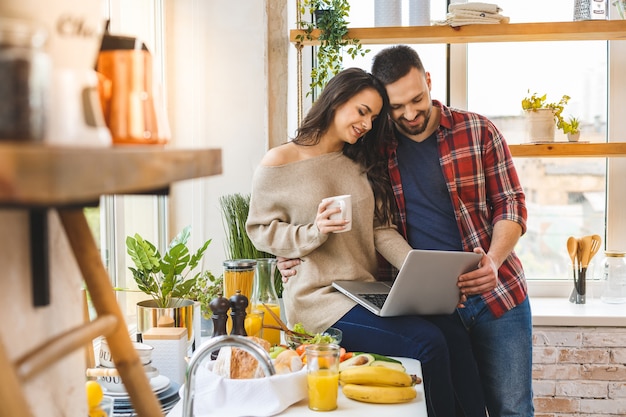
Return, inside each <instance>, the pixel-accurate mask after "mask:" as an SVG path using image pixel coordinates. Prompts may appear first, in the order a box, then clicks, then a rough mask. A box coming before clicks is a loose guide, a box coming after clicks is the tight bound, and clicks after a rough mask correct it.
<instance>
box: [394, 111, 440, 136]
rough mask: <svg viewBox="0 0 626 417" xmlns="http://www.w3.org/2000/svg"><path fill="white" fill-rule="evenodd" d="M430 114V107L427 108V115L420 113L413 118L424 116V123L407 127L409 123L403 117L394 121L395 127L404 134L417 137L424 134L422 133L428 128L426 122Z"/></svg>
mask: <svg viewBox="0 0 626 417" xmlns="http://www.w3.org/2000/svg"><path fill="white" fill-rule="evenodd" d="M432 113H433V108H432V106H431V107H429V108H428V113H424V112H421V113H420V114H418V115H416V116H415V118H418V117H419V116H420V115H421V114H425V116H424V122H423V123H422V124H420V125H417V126H411V125H409V122H408V121H407V120H406V119H405V118H404V117H402V118H400V119H399V121H396V126H397V127H398V129H400V130H401V131H402V132H403V133H405V134H408V135H411V136H416V135H419V134H421V133H424V131H425V130H426V128H427V127H428V122H429V121H430V116H431V115H432Z"/></svg>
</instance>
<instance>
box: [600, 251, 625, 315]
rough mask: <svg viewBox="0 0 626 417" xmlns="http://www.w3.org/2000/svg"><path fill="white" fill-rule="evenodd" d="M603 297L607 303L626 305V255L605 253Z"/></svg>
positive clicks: (622, 253)
mask: <svg viewBox="0 0 626 417" xmlns="http://www.w3.org/2000/svg"><path fill="white" fill-rule="evenodd" d="M603 267H604V273H603V283H602V295H601V296H600V299H601V300H602V301H603V302H605V303H610V304H622V303H626V253H624V252H608V251H607V252H605V258H604V261H603Z"/></svg>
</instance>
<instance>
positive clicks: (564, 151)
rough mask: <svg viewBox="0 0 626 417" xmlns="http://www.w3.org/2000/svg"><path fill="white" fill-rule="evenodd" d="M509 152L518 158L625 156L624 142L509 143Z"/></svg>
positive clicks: (625, 143)
mask: <svg viewBox="0 0 626 417" xmlns="http://www.w3.org/2000/svg"><path fill="white" fill-rule="evenodd" d="M509 149H510V150H511V154H512V155H513V156H514V157H518V158H522V157H525V158H551V157H554V158H568V157H571V158H579V157H590V158H608V157H615V156H623V157H626V142H613V143H570V142H554V143H530V144H524V145H509Z"/></svg>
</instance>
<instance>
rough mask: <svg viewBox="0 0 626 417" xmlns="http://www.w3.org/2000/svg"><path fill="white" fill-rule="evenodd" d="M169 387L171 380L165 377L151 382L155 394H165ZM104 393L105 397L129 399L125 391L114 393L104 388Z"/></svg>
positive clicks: (156, 377)
mask: <svg viewBox="0 0 626 417" xmlns="http://www.w3.org/2000/svg"><path fill="white" fill-rule="evenodd" d="M169 385H170V379H169V378H168V377H166V376H165V375H158V376H155V377H154V378H152V379H151V380H150V386H151V387H152V390H153V391H154V392H155V393H159V392H163V391H164V390H166V389H167V388H168V387H169ZM102 391H104V395H106V396H108V397H115V398H129V397H128V393H127V392H126V391H125V390H124V391H122V392H113V391H109V390H107V389H106V388H102Z"/></svg>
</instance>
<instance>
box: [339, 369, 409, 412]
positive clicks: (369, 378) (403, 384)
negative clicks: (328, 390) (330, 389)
mask: <svg viewBox="0 0 626 417" xmlns="http://www.w3.org/2000/svg"><path fill="white" fill-rule="evenodd" d="M339 383H340V384H341V386H342V388H341V390H342V392H343V395H345V396H346V397H347V398H350V399H353V400H356V401H362V402H367V403H377V404H396V403H403V402H407V401H411V400H413V399H414V398H415V397H416V396H417V391H415V388H413V385H414V384H415V383H418V378H417V377H415V376H412V375H409V374H407V373H406V372H404V371H400V370H397V369H391V368H387V367H383V366H353V367H349V368H347V369H344V370H343V371H341V372H340V373H339Z"/></svg>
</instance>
